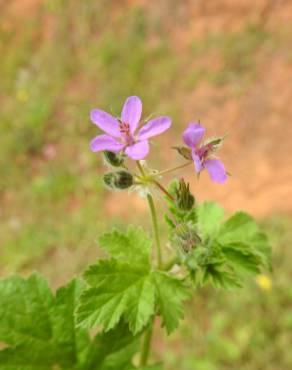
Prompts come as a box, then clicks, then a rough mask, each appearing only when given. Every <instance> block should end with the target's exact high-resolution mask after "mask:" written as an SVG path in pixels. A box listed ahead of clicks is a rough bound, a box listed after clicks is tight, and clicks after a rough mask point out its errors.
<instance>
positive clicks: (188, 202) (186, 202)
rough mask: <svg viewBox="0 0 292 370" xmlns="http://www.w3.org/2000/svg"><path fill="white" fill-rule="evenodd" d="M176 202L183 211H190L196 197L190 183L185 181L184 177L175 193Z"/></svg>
mask: <svg viewBox="0 0 292 370" xmlns="http://www.w3.org/2000/svg"><path fill="white" fill-rule="evenodd" d="M175 200H176V204H177V206H178V208H179V209H181V210H182V211H190V210H191V209H192V208H193V206H194V204H195V198H194V196H193V195H192V194H191V192H190V185H189V184H186V183H185V180H184V179H180V181H179V187H178V189H176V194H175Z"/></svg>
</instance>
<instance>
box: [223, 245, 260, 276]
mask: <svg viewBox="0 0 292 370" xmlns="http://www.w3.org/2000/svg"><path fill="white" fill-rule="evenodd" d="M242 247H243V248H242ZM222 250H223V253H224V254H225V256H226V257H227V259H228V260H229V261H231V262H232V263H234V264H235V265H236V266H237V267H238V268H242V269H244V270H246V271H249V272H251V273H254V274H258V273H259V272H260V267H259V266H260V265H261V260H260V258H259V257H258V256H257V255H255V254H253V253H250V252H248V250H246V246H245V245H241V247H240V245H238V244H237V245H232V247H227V248H223V249H222Z"/></svg>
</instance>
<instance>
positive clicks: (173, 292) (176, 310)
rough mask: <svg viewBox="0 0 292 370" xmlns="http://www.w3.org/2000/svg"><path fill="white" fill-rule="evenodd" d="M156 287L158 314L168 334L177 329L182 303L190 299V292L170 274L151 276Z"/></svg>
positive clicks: (181, 316)
mask: <svg viewBox="0 0 292 370" xmlns="http://www.w3.org/2000/svg"><path fill="white" fill-rule="evenodd" d="M153 280H154V284H155V287H156V296H157V304H158V312H159V313H160V314H161V316H162V326H164V327H165V328H166V330H167V332H168V333H171V332H172V331H173V330H175V329H176V328H177V327H178V324H179V319H181V318H183V316H184V310H183V305H182V303H183V301H185V300H186V299H188V298H190V290H189V289H188V288H187V287H186V286H185V285H184V283H183V282H182V281H181V280H178V279H177V278H175V277H173V276H171V275H170V274H167V273H164V272H160V271H157V272H155V273H154V274H153Z"/></svg>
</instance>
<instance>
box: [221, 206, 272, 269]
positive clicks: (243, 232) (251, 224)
mask: <svg viewBox="0 0 292 370" xmlns="http://www.w3.org/2000/svg"><path fill="white" fill-rule="evenodd" d="M217 241H218V242H219V243H220V244H221V245H222V246H225V247H227V246H229V247H232V248H233V249H235V250H236V251H237V252H238V251H239V250H240V251H239V252H241V253H242V254H243V255H245V256H247V255H250V254H253V255H254V258H256V257H258V261H259V264H262V265H264V266H265V267H269V266H270V256H271V249H270V246H269V243H268V240H267V237H266V235H265V234H263V233H262V232H261V231H260V230H259V227H258V225H257V224H256V222H255V221H254V219H253V218H252V217H251V216H249V215H247V214H246V213H244V212H237V213H235V214H234V215H233V216H231V217H230V218H229V219H228V220H227V221H226V222H225V223H224V224H223V225H222V226H221V228H220V232H219V235H218V237H217ZM254 262H255V259H254ZM246 266H247V265H246Z"/></svg>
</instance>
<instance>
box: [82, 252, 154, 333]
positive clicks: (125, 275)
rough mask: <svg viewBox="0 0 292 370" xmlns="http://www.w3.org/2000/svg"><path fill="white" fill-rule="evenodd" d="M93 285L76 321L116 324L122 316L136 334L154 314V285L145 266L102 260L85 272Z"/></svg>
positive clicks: (86, 325)
mask: <svg viewBox="0 0 292 370" xmlns="http://www.w3.org/2000/svg"><path fill="white" fill-rule="evenodd" d="M84 278H85V280H86V281H87V283H88V284H89V285H90V288H89V289H87V290H86V291H85V292H84V293H83V295H82V296H81V299H80V302H81V303H80V306H79V308H78V310H77V323H78V324H79V325H80V326H81V327H84V328H91V327H94V326H97V325H103V327H104V330H105V331H107V330H110V329H111V328H113V327H115V325H117V323H118V322H119V321H120V320H121V318H122V317H123V318H124V319H125V321H126V322H127V323H129V327H130V330H131V331H132V332H133V333H134V334H136V333H138V332H139V331H140V330H141V329H142V328H143V327H144V326H145V325H147V323H148V321H149V319H150V317H151V316H152V315H153V314H154V300H155V289H154V286H153V284H152V282H151V279H150V271H149V269H147V268H146V267H141V266H140V265H138V266H136V265H133V264H130V263H127V262H123V261H118V260H114V259H112V260H102V261H100V262H99V263H98V264H97V265H94V266H91V267H90V268H89V269H88V270H87V271H86V272H85V274H84Z"/></svg>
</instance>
